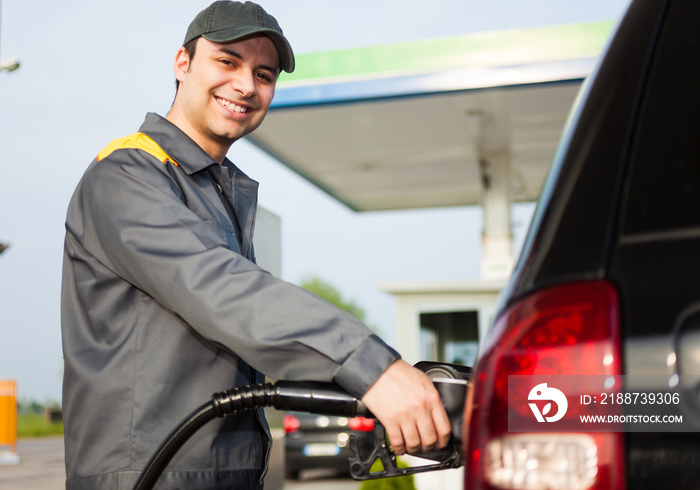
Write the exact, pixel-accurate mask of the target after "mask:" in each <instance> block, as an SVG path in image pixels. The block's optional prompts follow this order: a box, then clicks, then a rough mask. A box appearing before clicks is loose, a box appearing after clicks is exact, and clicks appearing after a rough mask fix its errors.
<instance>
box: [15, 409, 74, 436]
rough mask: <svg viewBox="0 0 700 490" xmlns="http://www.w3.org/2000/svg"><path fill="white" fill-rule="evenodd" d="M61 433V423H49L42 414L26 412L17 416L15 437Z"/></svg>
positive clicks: (58, 434)
mask: <svg viewBox="0 0 700 490" xmlns="http://www.w3.org/2000/svg"><path fill="white" fill-rule="evenodd" d="M60 435H63V424H62V423H60V422H59V423H53V424H51V423H49V422H47V421H46V416H45V415H44V414H35V413H26V414H19V415H18V416H17V437H19V438H24V437H46V436H60Z"/></svg>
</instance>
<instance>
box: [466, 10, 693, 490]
mask: <svg viewBox="0 0 700 490" xmlns="http://www.w3.org/2000/svg"><path fill="white" fill-rule="evenodd" d="M698 374H700V1H698V0H636V1H634V2H632V4H631V5H630V7H629V9H628V11H627V13H626V15H625V17H624V18H623V19H622V21H621V22H620V24H619V25H618V27H617V29H616V32H615V34H614V36H613V37H612V39H611V41H610V43H609V44H608V46H607V47H606V49H605V51H604V53H603V55H602V56H601V61H600V62H599V64H598V66H597V67H596V69H595V70H594V72H593V73H592V75H591V76H590V77H589V79H588V80H587V81H586V83H585V84H584V86H583V87H582V90H581V94H580V96H579V99H578V100H577V103H576V105H575V107H574V109H573V111H572V113H571V116H570V120H569V122H568V124H567V127H566V129H565V132H564V135H563V137H562V140H561V143H560V148H559V150H558V152H557V155H556V157H555V159H554V162H553V166H552V168H551V171H550V174H549V177H548V179H547V182H546V183H545V186H544V188H543V191H542V194H541V197H540V201H539V203H538V206H537V209H536V211H535V214H534V217H533V221H532V224H531V228H530V231H529V234H528V236H527V239H526V241H525V244H524V247H523V250H522V253H521V256H520V259H519V261H518V263H517V265H516V267H515V270H514V272H513V274H512V277H511V279H510V281H509V282H508V284H507V286H506V288H505V290H504V291H503V295H502V298H501V305H500V307H499V309H498V313H497V315H496V319H495V321H494V324H493V325H492V327H491V330H490V332H489V334H488V336H487V339H486V340H485V342H484V347H483V348H482V352H481V354H480V358H479V361H478V363H477V366H476V368H475V375H474V391H473V408H472V409H471V410H470V411H469V413H470V414H471V420H470V424H469V431H468V433H467V436H466V437H465V440H466V443H465V448H464V457H465V460H466V463H465V464H466V471H465V488H468V489H469V490H477V489H487V488H489V489H490V488H501V489H508V488H517V489H529V488H532V489H536V488H557V489H560V490H564V489H569V488H571V489H573V488H596V489H603V488H606V489H607V488H615V489H616V488H629V489H642V488H651V489H658V488H673V489H681V488H700V432H698V431H699V430H700V429H699V427H700V425H698V424H697V420H698V418H699V417H700V397H699V396H698V393H699V386H698V384H697V383H692V382H691V383H690V384H688V383H687V382H685V384H683V383H680V384H679V379H681V380H684V379H686V376H690V375H698ZM584 375H585V376H591V377H603V378H605V379H609V380H611V385H610V387H612V391H610V392H609V393H608V392H606V393H602V392H601V393H596V392H595V390H592V391H590V392H585V391H580V390H579V391H577V392H576V398H575V399H574V398H569V402H568V409H569V412H567V414H566V416H565V417H564V419H563V420H562V421H565V420H566V417H571V418H572V419H570V420H569V421H570V422H571V421H572V420H573V417H579V415H581V413H583V411H584V409H587V408H590V410H592V412H591V413H593V412H594V411H595V410H598V409H601V408H603V406H602V404H603V403H605V402H606V401H609V402H613V405H614V403H615V402H621V403H618V404H617V405H614V406H613V407H612V408H613V409H614V410H617V412H615V413H617V414H620V415H625V414H633V413H635V410H638V409H642V410H647V412H646V413H651V412H649V411H648V409H649V406H648V404H647V406H642V405H641V403H642V400H645V401H648V400H650V399H652V400H654V397H655V396H657V395H659V396H660V397H661V398H660V399H659V398H656V399H655V400H656V401H655V403H657V406H656V407H655V408H659V409H663V410H671V412H672V413H674V414H676V415H679V416H681V417H682V419H683V429H682V430H675V431H674V430H671V429H669V428H668V427H669V426H663V427H662V426H658V425H656V426H654V425H653V424H651V425H649V426H647V427H646V428H642V429H639V428H638V429H637V430H632V429H630V428H629V427H628V426H627V425H626V423H627V422H626V421H629V420H631V419H630V418H629V417H627V418H626V419H622V418H621V419H619V420H622V421H623V422H622V423H620V424H618V425H617V426H609V429H610V430H605V429H604V428H602V429H600V430H596V431H575V430H569V429H567V430H564V431H556V430H552V427H555V426H554V424H549V425H548V424H547V423H546V422H545V423H544V424H540V426H541V427H546V428H547V430H546V431H545V430H543V431H530V432H528V431H518V432H514V431H512V430H509V423H510V422H511V421H512V418H511V417H512V416H513V414H512V412H513V410H514V407H513V406H512V405H513V401H512V400H513V397H515V396H516V395H517V396H523V393H517V392H518V389H519V388H518V386H519V385H517V383H516V384H513V383H515V381H518V380H521V379H523V378H525V379H527V378H528V377H529V378H533V379H535V378H536V377H538V376H539V377H549V379H550V380H557V379H562V380H563V379H564V377H567V376H569V377H571V376H579V377H581V376H584ZM621 379H624V380H629V379H635V380H637V383H639V380H642V381H641V385H638V386H637V388H639V389H638V390H637V392H636V393H631V394H629V389H628V387H626V386H622V387H620V385H619V382H618V381H616V380H621ZM616 382H618V385H616V386H614V384H615V383H616ZM627 382H628V381H625V383H627ZM552 384H554V383H552ZM539 386H540V387H541V386H542V385H539ZM521 388H522V387H521ZM544 389H545V390H546V389H548V388H547V387H546V385H545V387H544ZM606 389H607V388H606ZM635 389H636V388H635ZM527 390H529V387H528V388H526V389H525V392H524V396H525V397H527V396H528V393H529V395H530V398H529V400H531V401H533V400H534V398H536V397H535V396H534V395H533V393H535V391H536V390H533V391H527ZM616 390H617V391H616ZM520 391H522V389H521V390H520ZM536 393H537V394H540V395H541V394H542V389H540V390H539V391H536ZM616 393H622V395H621V397H620V395H616ZM679 394H680V395H681V396H680V397H679ZM567 396H568V395H567ZM585 397H589V398H585ZM609 397H610V398H609ZM650 397H651V398H650ZM509 399H510V403H511V405H510V406H509ZM584 400H585V401H586V403H588V405H587V407H583V408H582V407H578V408H576V409H574V408H575V407H573V405H574V403H579V402H581V403H583V402H584ZM659 400H661V401H660V402H659ZM596 403H597V405H596ZM659 403H661V404H663V403H666V404H668V405H669V406H663V407H661V406H658V404H659ZM533 404H534V401H533ZM530 408H532V412H530ZM530 408H528V406H527V404H525V405H522V404H521V406H520V409H521V412H520V414H519V415H520V416H522V417H524V416H525V415H526V414H528V412H529V416H530V417H531V418H533V420H534V417H532V416H533V413H534V412H535V411H536V409H535V408H534V407H530ZM557 408H558V407H557ZM564 408H566V407H564ZM606 408H610V407H606ZM516 409H517V407H516ZM540 409H541V411H542V413H541V414H540V415H544V414H545V413H547V412H548V413H553V412H554V411H556V410H555V409H554V408H553V406H552V405H551V403H550V404H548V405H546V406H544V407H542V406H540ZM563 411H565V410H563ZM517 415H518V414H517V413H516V416H517ZM577 420H580V419H577ZM615 420H618V419H615ZM542 421H543V420H537V421H535V423H537V422H542ZM564 427H568V426H564Z"/></svg>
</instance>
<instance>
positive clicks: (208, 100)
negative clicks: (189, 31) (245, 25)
mask: <svg viewBox="0 0 700 490" xmlns="http://www.w3.org/2000/svg"><path fill="white" fill-rule="evenodd" d="M278 73H279V55H278V53H277V50H276V49H275V45H274V44H273V43H272V41H271V40H270V39H269V38H268V37H267V36H264V35H255V36H251V37H248V38H245V39H243V40H241V41H235V42H231V43H221V44H220V43H214V42H211V41H208V40H207V39H204V38H200V39H199V40H198V41H197V47H196V53H195V55H194V56H193V57H192V59H190V57H189V56H188V55H187V51H186V50H185V49H184V48H180V50H179V51H178V53H177V56H176V59H175V76H176V77H177V79H178V80H179V82H180V84H179V88H178V93H177V96H176V98H175V103H174V104H173V108H172V110H171V111H170V114H168V119H170V120H171V121H172V122H174V123H175V124H176V125H177V126H178V127H180V129H182V130H183V131H184V132H185V133H187V134H188V135H189V136H190V137H191V138H192V139H194V140H195V142H197V143H198V144H199V146H201V147H202V149H204V150H205V151H206V152H207V153H209V154H210V155H211V156H212V157H214V158H217V159H218V155H220V154H221V151H223V155H222V156H225V154H226V152H227V151H228V148H229V147H230V146H231V144H232V143H233V142H234V141H236V140H238V139H239V138H242V137H243V136H245V135H246V134H248V133H250V132H252V131H253V130H254V129H256V128H257V127H258V126H260V124H261V123H262V121H263V119H264V118H265V115H266V114H267V111H268V109H269V107H270V103H271V102H272V97H273V96H274V94H275V85H276V82H277V75H278ZM214 153H216V155H215V154H214Z"/></svg>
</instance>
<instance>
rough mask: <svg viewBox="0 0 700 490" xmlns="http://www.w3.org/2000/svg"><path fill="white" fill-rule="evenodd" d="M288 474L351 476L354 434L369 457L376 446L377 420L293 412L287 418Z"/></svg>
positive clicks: (290, 475) (284, 423) (364, 454)
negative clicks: (322, 471)
mask: <svg viewBox="0 0 700 490" xmlns="http://www.w3.org/2000/svg"><path fill="white" fill-rule="evenodd" d="M283 427H284V432H285V435H284V447H285V471H286V475H287V478H299V474H300V472H301V471H302V470H309V469H319V468H323V469H331V470H335V471H336V472H338V473H348V474H349V473H350V460H349V458H350V455H351V454H352V452H351V451H350V435H352V434H354V435H355V436H357V438H358V442H359V447H360V454H361V455H362V456H363V457H366V455H368V454H369V453H370V451H371V449H372V447H373V446H374V419H367V418H364V417H355V418H346V417H335V416H325V415H314V414H310V413H301V412H290V413H287V414H286V415H285V416H284V420H283Z"/></svg>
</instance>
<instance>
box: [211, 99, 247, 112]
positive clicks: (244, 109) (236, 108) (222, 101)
mask: <svg viewBox="0 0 700 490" xmlns="http://www.w3.org/2000/svg"><path fill="white" fill-rule="evenodd" d="M214 98H215V99H216V101H217V102H218V103H219V104H220V105H221V106H223V107H225V108H226V109H228V110H229V111H231V112H237V113H239V114H242V113H245V112H248V108H247V107H243V106H240V105H236V104H234V103H233V102H230V101H228V100H226V99H222V98H220V97H214Z"/></svg>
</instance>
